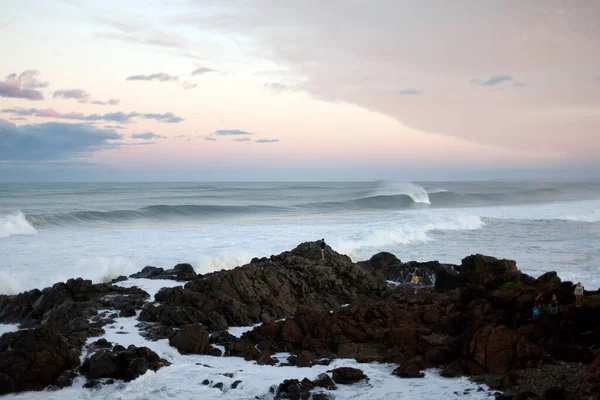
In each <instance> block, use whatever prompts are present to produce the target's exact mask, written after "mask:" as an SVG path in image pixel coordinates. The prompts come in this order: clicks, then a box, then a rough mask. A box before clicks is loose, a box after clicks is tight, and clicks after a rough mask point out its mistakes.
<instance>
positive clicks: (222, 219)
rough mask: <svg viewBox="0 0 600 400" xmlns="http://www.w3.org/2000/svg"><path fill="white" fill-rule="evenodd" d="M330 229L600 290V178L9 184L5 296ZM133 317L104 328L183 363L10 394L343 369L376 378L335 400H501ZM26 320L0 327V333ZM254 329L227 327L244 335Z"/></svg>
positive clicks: (341, 246)
mask: <svg viewBox="0 0 600 400" xmlns="http://www.w3.org/2000/svg"><path fill="white" fill-rule="evenodd" d="M321 238H325V240H326V242H327V243H328V244H329V245H330V246H332V247H333V248H334V249H335V250H337V251H338V252H340V253H345V254H348V255H349V256H350V257H351V258H352V259H354V260H355V261H358V260H364V259H368V258H370V257H371V256H372V255H373V254H375V253H377V252H380V251H389V252H391V253H394V254H395V255H396V256H397V257H398V258H400V259H401V260H403V261H409V260H418V261H429V260H439V261H441V262H444V263H460V260H461V259H462V258H463V257H465V256H467V255H470V254H474V253H483V254H486V255H492V256H496V257H503V258H511V259H514V260H516V261H517V265H518V267H519V268H520V269H521V270H522V271H524V272H526V273H528V274H530V275H533V276H538V275H540V274H542V273H544V272H546V271H551V270H554V271H557V272H558V274H559V276H560V277H561V278H563V279H566V280H571V281H581V282H582V283H583V284H584V286H585V287H586V288H587V289H596V288H598V287H600V277H598V274H597V270H598V269H597V265H598V262H599V261H600V182H570V183H569V182H547V181H545V182H421V183H418V182H413V183H407V182H384V181H377V182H307V183H296V182H294V183H290V182H287V183H286V182H280V183H118V184H117V183H60V184H57V183H39V184H32V183H17V184H14V183H11V184H0V293H1V294H15V293H18V292H21V291H24V290H29V289H33V288H43V287H46V286H50V285H52V284H54V283H55V282H58V281H65V280H66V279H69V278H75V277H83V278H88V279H92V280H93V281H95V282H103V281H109V280H111V279H113V278H116V277H117V276H120V275H129V274H131V273H134V272H137V271H139V270H141V269H142V268H143V267H144V266H146V265H153V266H160V267H166V268H170V267H172V266H173V265H175V264H177V263H179V262H189V263H191V264H192V265H193V266H194V268H195V269H196V271H197V272H198V273H206V272H212V271H216V270H221V269H229V268H233V267H236V266H238V265H243V264H246V263H248V262H249V261H250V260H251V259H252V258H253V257H262V256H269V255H271V254H278V253H280V252H283V251H286V250H290V249H293V248H294V247H295V246H296V245H298V244H299V243H300V242H303V241H309V240H318V239H321ZM119 284H120V285H123V286H132V285H137V286H139V287H141V288H142V289H144V290H146V291H148V292H149V293H150V294H151V296H153V295H154V294H155V293H156V292H157V291H158V290H159V289H160V288H161V287H164V286H174V285H180V283H179V282H174V281H151V280H145V279H130V280H128V281H124V282H121V283H119ZM137 322H138V321H137V320H136V317H131V318H117V319H116V321H115V324H113V325H111V326H107V327H106V328H105V329H106V335H105V336H104V337H105V338H106V339H107V340H109V341H111V342H116V343H120V344H122V345H124V346H128V345H129V344H135V345H137V346H148V347H150V348H151V349H152V350H154V351H156V352H157V353H158V354H159V355H160V356H161V357H164V358H166V359H167V360H169V361H170V362H172V363H173V365H171V366H169V367H166V368H162V369H161V370H159V371H158V372H156V373H154V372H151V371H149V372H147V373H146V374H145V375H143V376H142V377H140V378H138V379H137V380H135V381H133V382H130V383H117V384H114V385H108V386H103V387H101V388H100V389H94V390H89V389H84V388H83V384H84V383H85V380H84V379H83V378H77V379H76V381H75V383H74V385H73V387H70V388H67V389H63V390H61V391H59V392H49V391H48V392H38V393H22V394H16V395H8V396H5V398H7V399H8V398H10V399H57V400H58V399H60V400H72V399H115V400H116V399H140V400H141V399H149V400H159V399H199V398H200V399H201V398H205V399H209V398H217V397H218V398H224V399H252V398H255V396H259V398H262V399H272V397H273V396H272V395H271V394H269V388H270V387H271V386H272V385H277V384H279V383H281V382H282V381H283V380H284V379H290V378H298V379H302V378H304V377H308V378H309V379H314V378H315V377H316V376H317V375H318V374H319V373H321V372H324V371H326V370H328V369H331V368H335V367H338V366H355V367H358V368H360V369H362V370H363V371H364V372H365V373H366V374H367V375H368V376H369V377H370V378H371V380H370V381H369V382H368V383H363V384H358V385H352V386H348V387H346V386H340V388H339V389H338V390H337V391H335V396H336V398H339V399H350V398H355V399H359V398H369V399H371V400H377V399H388V398H390V397H395V396H398V395H400V396H407V398H416V397H422V396H427V397H428V398H431V399H441V398H453V397H457V396H458V395H460V397H461V398H468V399H484V398H489V396H491V394H490V392H489V391H487V390H484V391H478V390H477V389H478V388H479V386H478V385H476V384H474V383H471V382H469V381H468V380H467V379H464V378H459V379H446V378H441V377H440V376H439V374H438V372H436V371H435V370H429V371H426V377H425V378H424V379H399V378H397V377H394V376H392V375H391V371H392V370H393V369H394V368H395V367H396V366H395V365H391V364H378V363H372V364H357V363H356V362H355V361H353V360H335V361H334V362H333V363H332V365H331V366H329V367H326V366H322V367H321V366H315V367H313V368H309V369H308V368H295V367H277V366H275V367H271V366H258V365H256V364H255V363H253V362H246V361H244V360H243V359H241V358H236V357H211V356H199V355H180V354H179V353H178V352H177V350H176V349H174V348H173V347H171V346H169V344H168V341H167V340H159V341H156V342H149V341H147V340H145V339H144V338H143V337H142V336H140V335H139V332H138V330H137V328H136V327H135V325H136V324H137ZM16 329H18V327H17V326H15V325H0V334H2V333H3V332H7V331H13V330H16ZM248 329H251V327H232V328H231V330H230V332H231V333H232V334H234V335H235V336H238V337H239V336H240V335H241V334H242V333H243V332H244V331H246V330H248ZM117 331H119V334H117V333H116V332H117ZM123 331H126V332H127V334H122V332H123ZM97 339H98V338H90V339H88V342H92V341H95V340H97ZM279 356H280V358H281V359H285V357H286V356H285V355H279ZM226 373H227V374H233V375H231V376H233V377H226V376H224V374H226ZM204 379H208V380H210V381H211V382H213V383H214V382H223V383H224V389H223V391H219V390H218V389H215V388H212V387H210V385H209V386H205V385H202V384H201V382H202V380H204ZM234 380H242V384H241V385H240V386H239V387H238V389H232V388H230V384H231V383H232V382H233V381H234ZM230 381H231V382H230ZM484 389H485V388H484ZM457 393H458V395H457Z"/></svg>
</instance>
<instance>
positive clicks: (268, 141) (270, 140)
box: [254, 139, 279, 143]
mask: <svg viewBox="0 0 600 400" xmlns="http://www.w3.org/2000/svg"><path fill="white" fill-rule="evenodd" d="M277 142H279V139H256V140H255V141H254V143H277Z"/></svg>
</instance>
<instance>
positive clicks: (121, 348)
mask: <svg viewBox="0 0 600 400" xmlns="http://www.w3.org/2000/svg"><path fill="white" fill-rule="evenodd" d="M125 350H126V349H125V347H123V346H121V345H120V344H116V345H115V346H114V347H113V348H112V351H113V352H116V353H119V352H122V351H125Z"/></svg>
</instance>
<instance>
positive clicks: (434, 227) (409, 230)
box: [335, 214, 485, 261]
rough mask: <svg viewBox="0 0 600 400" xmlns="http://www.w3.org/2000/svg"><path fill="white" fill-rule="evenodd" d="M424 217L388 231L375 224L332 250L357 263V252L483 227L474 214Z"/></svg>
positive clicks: (336, 243)
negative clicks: (438, 234)
mask: <svg viewBox="0 0 600 400" xmlns="http://www.w3.org/2000/svg"><path fill="white" fill-rule="evenodd" d="M423 216H425V217H426V218H422V219H419V221H418V223H417V222H416V221H410V220H408V221H406V222H404V223H402V222H400V223H398V224H397V225H396V226H393V227H391V228H389V229H379V228H378V227H377V225H375V229H373V230H372V231H370V232H369V231H367V233H362V232H361V236H360V237H359V238H357V239H355V240H349V241H335V245H336V247H335V248H336V249H337V251H339V252H341V253H344V254H347V255H349V256H350V257H351V258H352V259H353V260H354V261H358V258H359V256H358V254H359V250H362V249H380V248H382V247H387V246H392V245H398V244H402V245H408V244H411V243H419V242H426V241H429V240H432V238H431V237H430V236H429V235H428V233H430V232H434V231H453V230H476V229H481V228H482V227H483V226H484V225H485V223H484V222H483V221H482V220H481V218H480V217H478V216H477V215H451V216H444V215H441V216H435V215H433V214H423ZM427 220H428V221H427ZM426 221H427V222H426ZM363 229H364V228H363Z"/></svg>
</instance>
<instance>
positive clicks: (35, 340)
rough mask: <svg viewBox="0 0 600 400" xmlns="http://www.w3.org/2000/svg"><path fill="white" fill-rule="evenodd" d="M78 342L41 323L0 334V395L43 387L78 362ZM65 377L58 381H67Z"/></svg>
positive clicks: (56, 381) (57, 379)
mask: <svg viewBox="0 0 600 400" xmlns="http://www.w3.org/2000/svg"><path fill="white" fill-rule="evenodd" d="M80 349H81V347H79V343H73V342H70V341H69V340H67V339H66V338H65V337H64V336H63V335H61V334H60V333H58V332H57V331H56V330H54V329H51V328H47V327H41V328H35V329H30V330H22V331H17V332H10V333H5V334H4V335H2V336H0V371H2V373H0V395H2V394H6V393H11V392H21V391H29V390H42V389H44V388H45V387H47V386H49V385H57V386H58V381H59V378H60V377H61V376H62V374H63V373H65V372H66V371H68V370H71V369H73V368H75V367H77V365H79V353H80V351H81V350H80ZM66 382H67V381H66V380H65V377H64V376H63V379H61V384H63V383H66Z"/></svg>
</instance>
